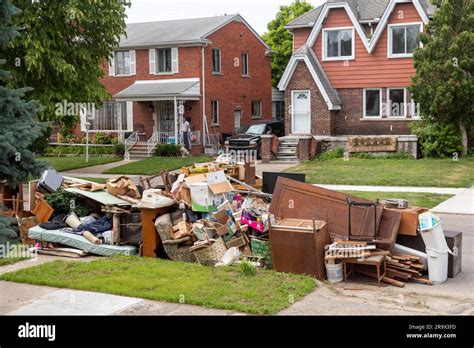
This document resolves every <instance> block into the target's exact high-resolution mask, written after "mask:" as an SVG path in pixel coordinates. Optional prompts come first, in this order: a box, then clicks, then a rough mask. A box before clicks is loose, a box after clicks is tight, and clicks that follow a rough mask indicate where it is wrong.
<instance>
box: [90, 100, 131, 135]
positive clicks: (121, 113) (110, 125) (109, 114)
mask: <svg viewBox="0 0 474 348" xmlns="http://www.w3.org/2000/svg"><path fill="white" fill-rule="evenodd" d="M127 112H128V110H127V103H126V102H115V101H108V102H104V103H103V105H102V107H101V108H100V109H98V110H95V117H89V118H88V119H87V121H88V122H90V123H91V128H90V129H91V130H94V131H125V130H128V129H129V128H130V127H129V126H131V125H129V124H127V122H128V119H129V118H128V117H127V116H128V114H127ZM81 121H82V120H81Z"/></svg>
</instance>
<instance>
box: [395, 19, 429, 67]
mask: <svg viewBox="0 0 474 348" xmlns="http://www.w3.org/2000/svg"><path fill="white" fill-rule="evenodd" d="M411 25H419V26H420V33H422V32H423V22H411V23H397V24H389V25H388V26H387V36H388V37H387V45H388V48H387V57H388V58H392V59H396V58H412V57H413V53H397V54H392V47H393V34H392V28H402V27H408V26H411ZM406 45H407V40H406V28H405V52H406ZM420 47H423V44H422V43H421V42H420Z"/></svg>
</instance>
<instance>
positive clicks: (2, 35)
mask: <svg viewBox="0 0 474 348" xmlns="http://www.w3.org/2000/svg"><path fill="white" fill-rule="evenodd" d="M18 13H19V10H18V9H17V8H16V7H14V6H13V4H12V3H11V1H10V0H0V181H6V182H7V183H9V184H12V185H16V184H18V183H22V182H25V181H27V180H28V177H29V176H39V175H40V174H41V172H42V171H43V170H44V168H45V164H43V163H41V162H38V161H36V160H35V156H34V154H33V153H32V152H31V151H30V150H28V147H29V146H30V145H31V144H32V143H33V142H34V141H35V140H36V139H37V138H38V137H39V136H41V130H42V125H41V124H40V123H39V122H38V121H37V119H36V113H37V111H38V108H39V107H38V104H37V103H36V102H35V101H25V100H24V98H25V94H26V93H27V92H28V91H29V90H31V88H21V89H9V88H7V87H6V86H5V83H6V80H7V79H8V78H9V73H8V72H7V71H4V70H3V69H2V66H3V65H4V64H5V59H4V57H5V56H6V55H5V53H6V49H7V48H6V46H7V44H8V42H10V41H11V40H12V39H13V38H15V37H16V36H18V35H19V34H18V32H17V31H16V30H15V29H14V28H13V26H12V24H11V23H12V17H13V16H14V15H16V14H18ZM12 232H13V231H12V230H11V229H10V219H7V218H5V217H3V216H1V214H0V242H1V243H4V242H6V241H8V240H11V239H13V238H12V237H13V236H15V237H16V233H15V234H13V233H12Z"/></svg>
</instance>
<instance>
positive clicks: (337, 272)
mask: <svg viewBox="0 0 474 348" xmlns="http://www.w3.org/2000/svg"><path fill="white" fill-rule="evenodd" d="M326 274H327V277H328V281H329V282H330V283H340V282H342V281H343V280H344V275H343V272H342V262H341V261H339V260H338V261H336V263H335V264H334V265H331V264H329V263H327V262H326Z"/></svg>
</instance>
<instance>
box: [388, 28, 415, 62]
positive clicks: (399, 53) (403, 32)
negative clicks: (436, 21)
mask: <svg viewBox="0 0 474 348" xmlns="http://www.w3.org/2000/svg"><path fill="white" fill-rule="evenodd" d="M421 31H422V25H421V23H415V24H404V25H389V26H388V57H389V58H407V57H413V51H415V49H416V48H418V47H420V32H421Z"/></svg>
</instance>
